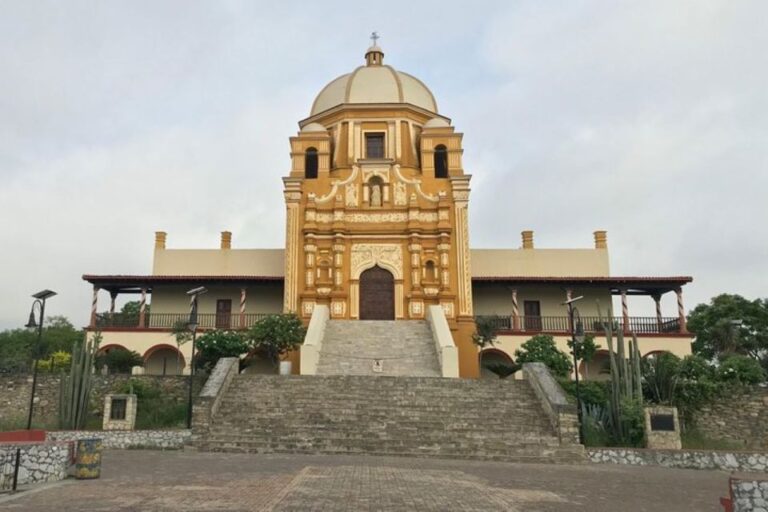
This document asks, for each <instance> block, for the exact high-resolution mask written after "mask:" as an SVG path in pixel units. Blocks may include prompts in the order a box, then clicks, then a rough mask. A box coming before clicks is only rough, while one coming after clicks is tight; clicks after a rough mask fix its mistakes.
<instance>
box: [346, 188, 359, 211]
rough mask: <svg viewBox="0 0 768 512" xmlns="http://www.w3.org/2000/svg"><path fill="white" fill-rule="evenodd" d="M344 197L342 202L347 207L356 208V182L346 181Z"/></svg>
mask: <svg viewBox="0 0 768 512" xmlns="http://www.w3.org/2000/svg"><path fill="white" fill-rule="evenodd" d="M346 197H347V199H346V201H345V202H344V204H345V205H346V206H347V207H348V208H357V183H347V185H346Z"/></svg>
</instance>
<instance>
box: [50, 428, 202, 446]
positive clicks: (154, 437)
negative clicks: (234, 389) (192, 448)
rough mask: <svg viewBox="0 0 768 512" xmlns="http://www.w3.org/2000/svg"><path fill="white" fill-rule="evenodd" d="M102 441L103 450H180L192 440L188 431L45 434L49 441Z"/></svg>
mask: <svg viewBox="0 0 768 512" xmlns="http://www.w3.org/2000/svg"><path fill="white" fill-rule="evenodd" d="M94 438H98V439H101V440H102V444H103V446H104V448H112V449H119V450H124V449H135V448H147V449H155V450H158V449H159V450H180V449H182V448H183V447H184V445H185V444H187V443H189V442H190V440H191V439H192V431H190V430H109V431H106V430H94V431H83V430H80V431H76V430H58V431H54V432H47V433H46V439H48V440H49V441H76V440H78V439H94Z"/></svg>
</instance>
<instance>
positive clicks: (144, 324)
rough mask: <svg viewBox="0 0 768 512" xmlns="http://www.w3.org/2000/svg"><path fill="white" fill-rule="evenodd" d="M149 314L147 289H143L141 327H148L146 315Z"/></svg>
mask: <svg viewBox="0 0 768 512" xmlns="http://www.w3.org/2000/svg"><path fill="white" fill-rule="evenodd" d="M146 315H147V289H146V288H142V289H141V298H140V299H139V327H142V328H143V327H146V326H147V324H146V321H145V317H146Z"/></svg>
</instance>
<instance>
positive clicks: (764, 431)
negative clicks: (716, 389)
mask: <svg viewBox="0 0 768 512" xmlns="http://www.w3.org/2000/svg"><path fill="white" fill-rule="evenodd" d="M695 423H696V429H697V430H698V431H699V432H701V433H702V434H704V435H705V436H706V437H708V438H710V439H728V440H730V441H735V442H737V443H741V444H742V445H744V448H746V449H748V450H768V389H766V388H760V387H756V388H754V389H752V390H751V391H748V392H744V393H742V394H738V395H732V396H729V397H728V398H727V399H722V400H718V401H717V402H714V403H712V404H710V405H707V406H705V407H702V409H701V411H699V412H698V413H697V414H696V417H695Z"/></svg>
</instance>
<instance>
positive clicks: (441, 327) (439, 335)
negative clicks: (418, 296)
mask: <svg viewBox="0 0 768 512" xmlns="http://www.w3.org/2000/svg"><path fill="white" fill-rule="evenodd" d="M427 322H429V328H430V330H431V331H432V338H433V339H434V340H435V347H436V349H437V359H438V361H440V372H441V374H442V376H443V377H453V378H458V377H459V353H458V350H457V349H456V344H455V343H454V342H453V335H451V328H450V327H449V326H448V320H447V319H446V318H445V311H443V307H442V306H434V305H432V306H428V307H427Z"/></svg>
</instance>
